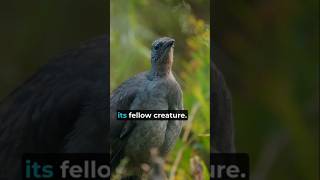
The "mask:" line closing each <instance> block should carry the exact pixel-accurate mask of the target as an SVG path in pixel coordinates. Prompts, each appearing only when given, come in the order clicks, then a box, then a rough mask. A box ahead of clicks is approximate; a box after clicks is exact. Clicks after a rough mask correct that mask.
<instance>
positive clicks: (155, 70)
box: [150, 63, 171, 77]
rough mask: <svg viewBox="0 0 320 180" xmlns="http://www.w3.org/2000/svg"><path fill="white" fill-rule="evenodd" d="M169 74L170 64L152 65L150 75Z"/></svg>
mask: <svg viewBox="0 0 320 180" xmlns="http://www.w3.org/2000/svg"><path fill="white" fill-rule="evenodd" d="M170 74H171V64H169V63H168V64H162V65H153V66H152V67H151V71H150V75H151V76H152V77H165V76H168V75H170Z"/></svg>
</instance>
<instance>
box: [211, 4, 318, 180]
mask: <svg viewBox="0 0 320 180" xmlns="http://www.w3.org/2000/svg"><path fill="white" fill-rule="evenodd" d="M214 14H215V17H214V19H213V21H214V23H211V30H212V31H213V32H214V37H213V38H212V39H213V42H214V46H215V54H214V59H215V62H216V63H217V65H218V67H219V68H220V69H221V70H222V71H223V73H224V75H225V78H226V81H227V83H228V85H229V88H230V90H231V93H232V96H233V104H234V106H233V109H234V119H235V130H236V136H235V139H236V147H237V150H238V152H247V153H249V156H250V163H251V165H250V166H251V174H252V175H253V177H252V179H262V180H263V179H266V180H267V179H272V180H277V179H279V180H280V179H291V180H293V179H299V180H300V179H306V180H307V179H308V180H316V179H319V1H317V0H256V1H252V0H247V1H233V0H224V1H215V7H214Z"/></svg>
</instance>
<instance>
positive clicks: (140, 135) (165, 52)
mask: <svg viewBox="0 0 320 180" xmlns="http://www.w3.org/2000/svg"><path fill="white" fill-rule="evenodd" d="M173 46H174V40H173V39H171V38H168V37H163V38H160V39H158V40H156V41H154V43H153V44H152V49H151V70H150V71H147V72H143V73H140V74H138V75H136V76H134V77H132V78H130V79H128V80H127V81H125V82H124V83H122V84H121V85H120V86H119V87H118V88H117V89H116V90H114V91H113V92H112V94H111V99H110V103H111V104H110V113H111V120H110V128H111V129H110V137H111V166H112V168H115V167H116V166H117V165H118V163H119V161H120V160H121V159H122V158H123V157H128V158H129V165H128V167H129V168H128V170H129V171H131V172H132V173H133V174H134V175H138V176H139V175H140V173H141V170H140V165H141V164H142V163H149V162H150V153H149V152H150V149H151V148H157V149H158V150H159V153H160V156H162V157H163V156H165V155H166V154H167V153H168V152H169V151H170V149H171V148H172V146H173V145H174V144H175V141H176V139H177V137H178V136H179V134H180V131H181V127H182V121H138V122H133V121H129V122H122V121H117V120H116V117H115V115H116V111H117V110H182V109H183V103H182V91H181V88H180V85H179V84H178V83H177V81H176V80H175V78H174V76H173V74H172V71H171V67H172V63H173Z"/></svg>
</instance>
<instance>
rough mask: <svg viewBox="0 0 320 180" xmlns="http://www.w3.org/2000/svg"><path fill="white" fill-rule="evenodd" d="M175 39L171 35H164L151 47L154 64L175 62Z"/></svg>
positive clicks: (152, 62)
mask: <svg viewBox="0 0 320 180" xmlns="http://www.w3.org/2000/svg"><path fill="white" fill-rule="evenodd" d="M174 42H175V40H174V39H172V38H169V37H162V38H159V39H157V40H155V41H154V42H153V43H152V47H151V64H152V65H161V64H163V65H168V64H169V65H171V64H172V62H173V48H174Z"/></svg>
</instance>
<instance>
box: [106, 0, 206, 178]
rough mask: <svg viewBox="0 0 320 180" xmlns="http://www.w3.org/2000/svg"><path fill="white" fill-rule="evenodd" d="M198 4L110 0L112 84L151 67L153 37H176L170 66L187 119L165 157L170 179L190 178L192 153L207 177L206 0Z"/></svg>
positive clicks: (116, 83)
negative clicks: (197, 10) (180, 135)
mask: <svg viewBox="0 0 320 180" xmlns="http://www.w3.org/2000/svg"><path fill="white" fill-rule="evenodd" d="M198 3H199V2H198ZM198 3H196V4H194V7H198V8H201V11H204V13H203V12H201V11H200V12H199V13H198V15H195V13H194V9H193V6H191V5H190V4H188V3H186V2H185V1H180V0H179V1H178V0H176V1H155V0H154V1H124V0H119V1H118V0H117V1H111V29H110V32H111V47H112V48H111V89H114V88H115V87H117V86H118V85H119V84H120V83H121V82H122V81H124V80H126V79H128V78H129V77H131V76H132V75H134V74H136V73H139V72H142V71H146V70H148V69H149V68H150V47H151V43H152V42H153V41H154V40H155V39H157V38H159V37H162V36H169V37H173V38H174V39H175V40H176V46H175V62H174V67H173V70H174V72H175V76H176V78H177V80H178V81H179V83H180V84H181V86H182V89H183V92H184V106H185V109H187V110H189V116H190V119H189V121H188V122H187V123H186V126H185V128H184V131H183V133H182V137H181V139H179V140H178V142H177V145H176V147H175V148H174V149H173V151H172V152H171V153H170V155H169V157H168V158H167V160H166V165H165V169H166V172H167V174H168V175H169V176H170V178H171V179H193V175H192V173H191V169H190V168H191V166H190V165H191V163H190V161H191V159H192V158H195V157H197V158H196V159H198V164H200V166H202V169H203V171H202V172H201V173H202V174H203V175H204V176H205V179H208V178H209V171H208V169H209V168H208V167H207V166H208V164H209V159H210V156H209V153H210V109H209V107H210V106H209V97H210V84H209V82H210V81H209V80H210V79H209V77H210V69H209V64H210V46H209V44H210V43H209V39H210V33H209V32H210V29H209V25H208V24H209V22H208V19H209V17H208V16H209V1H202V4H201V3H199V4H198ZM202 17H204V18H202Z"/></svg>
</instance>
